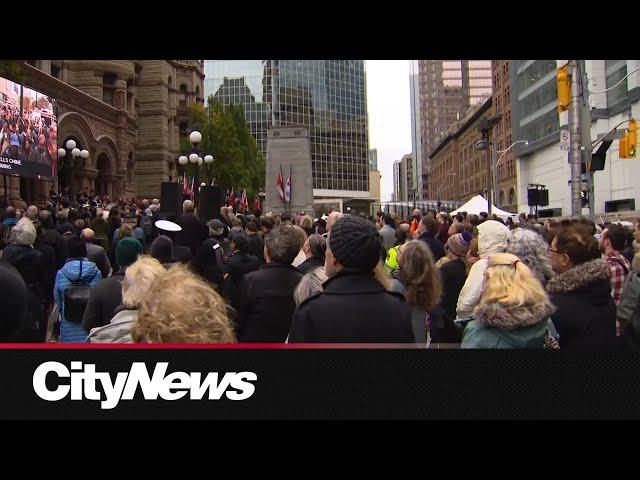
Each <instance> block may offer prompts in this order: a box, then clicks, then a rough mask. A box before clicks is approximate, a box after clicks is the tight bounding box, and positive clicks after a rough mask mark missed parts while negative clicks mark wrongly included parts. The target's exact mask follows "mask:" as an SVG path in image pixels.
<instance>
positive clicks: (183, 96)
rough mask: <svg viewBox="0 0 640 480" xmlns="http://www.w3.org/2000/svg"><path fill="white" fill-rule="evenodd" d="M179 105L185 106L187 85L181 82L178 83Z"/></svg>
mask: <svg viewBox="0 0 640 480" xmlns="http://www.w3.org/2000/svg"><path fill="white" fill-rule="evenodd" d="M179 103H180V106H181V107H186V106H187V86H186V85H185V84H184V83H183V84H182V85H180V101H179Z"/></svg>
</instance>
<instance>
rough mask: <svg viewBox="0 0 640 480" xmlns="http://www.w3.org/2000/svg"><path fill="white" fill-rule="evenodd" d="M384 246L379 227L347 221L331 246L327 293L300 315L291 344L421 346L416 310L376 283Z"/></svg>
mask: <svg viewBox="0 0 640 480" xmlns="http://www.w3.org/2000/svg"><path fill="white" fill-rule="evenodd" d="M379 261H380V240H379V238H378V233H377V231H376V229H375V227H374V225H373V224H372V223H371V222H369V221H367V220H365V219H362V218H360V217H356V216H354V215H345V216H344V217H342V218H340V219H338V220H337V221H336V223H335V224H334V225H333V227H332V229H331V232H330V234H329V238H328V241H327V251H326V262H325V270H326V272H327V275H328V276H329V280H327V281H326V282H325V283H324V285H323V291H322V293H318V294H316V295H312V296H310V297H309V298H307V299H306V300H305V301H304V302H302V303H301V304H300V305H299V307H298V309H297V310H296V312H295V314H294V316H293V321H292V324H291V331H290V333H289V338H288V342H289V343H312V342H319V343H415V341H416V339H415V335H414V333H413V327H412V323H411V307H410V306H409V305H408V304H407V303H406V302H405V300H404V298H403V296H402V295H401V294H399V293H393V292H389V291H387V290H386V289H385V287H384V286H383V285H382V284H381V283H380V282H379V281H378V280H377V279H376V278H375V276H374V273H373V272H374V269H375V268H376V265H378V263H379Z"/></svg>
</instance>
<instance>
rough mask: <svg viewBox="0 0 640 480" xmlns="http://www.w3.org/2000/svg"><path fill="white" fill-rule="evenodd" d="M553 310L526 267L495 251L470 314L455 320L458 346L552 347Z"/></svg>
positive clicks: (511, 257) (553, 343) (555, 343)
mask: <svg viewBox="0 0 640 480" xmlns="http://www.w3.org/2000/svg"><path fill="white" fill-rule="evenodd" d="M554 309H555V308H554V307H553V305H552V304H551V301H550V300H549V297H548V296H547V293H546V292H545V290H544V288H543V286H542V284H541V283H540V281H539V280H538V279H537V278H536V275H535V274H534V273H533V272H532V271H531V270H530V269H529V267H527V266H526V265H525V264H524V263H523V262H521V261H520V259H519V258H518V257H516V256H515V255H513V254H511V253H498V254H495V255H493V256H491V257H490V258H489V259H488V262H487V268H486V271H485V275H484V285H483V288H482V296H481V297H480V302H479V304H478V305H477V306H476V307H475V308H474V310H473V315H471V316H469V317H466V318H460V319H457V320H456V324H458V325H459V326H461V327H463V328H464V334H463V338H462V344H461V348H543V347H545V346H554V347H555V346H557V337H558V335H557V333H556V330H555V328H554V326H553V323H552V321H551V318H550V315H551V314H552V313H553V311H554Z"/></svg>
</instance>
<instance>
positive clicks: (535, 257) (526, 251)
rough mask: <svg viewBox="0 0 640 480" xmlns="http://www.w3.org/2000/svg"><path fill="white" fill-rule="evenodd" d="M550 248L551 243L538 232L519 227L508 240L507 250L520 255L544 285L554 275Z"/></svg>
mask: <svg viewBox="0 0 640 480" xmlns="http://www.w3.org/2000/svg"><path fill="white" fill-rule="evenodd" d="M548 248H549V244H548V243H547V242H546V240H545V239H544V238H543V237H542V235H540V234H539V233H538V232H536V231H534V230H530V229H528V228H522V227H519V228H516V229H515V230H513V232H512V233H511V236H510V237H509V240H507V247H506V249H505V252H506V253H512V254H513V255H515V256H516V257H518V258H519V259H520V261H521V262H522V263H524V264H525V265H526V266H527V267H529V269H531V271H532V272H533V274H534V275H535V276H536V278H537V279H538V280H540V283H542V285H543V286H544V285H546V283H547V281H549V280H550V279H551V278H553V275H554V274H553V268H552V267H551V262H550V261H549V253H548Z"/></svg>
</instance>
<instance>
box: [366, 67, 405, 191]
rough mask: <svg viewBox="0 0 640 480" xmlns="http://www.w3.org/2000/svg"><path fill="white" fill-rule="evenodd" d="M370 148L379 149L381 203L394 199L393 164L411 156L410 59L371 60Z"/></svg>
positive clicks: (369, 87)
mask: <svg viewBox="0 0 640 480" xmlns="http://www.w3.org/2000/svg"><path fill="white" fill-rule="evenodd" d="M366 70H367V109H368V111H369V148H376V149H377V150H378V169H379V170H380V173H381V174H382V179H381V192H380V195H381V200H382V201H383V202H384V201H389V200H391V193H392V192H393V162H394V161H395V160H400V158H402V156H403V155H404V154H406V153H411V99H410V95H409V60H367V61H366Z"/></svg>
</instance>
